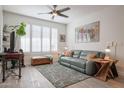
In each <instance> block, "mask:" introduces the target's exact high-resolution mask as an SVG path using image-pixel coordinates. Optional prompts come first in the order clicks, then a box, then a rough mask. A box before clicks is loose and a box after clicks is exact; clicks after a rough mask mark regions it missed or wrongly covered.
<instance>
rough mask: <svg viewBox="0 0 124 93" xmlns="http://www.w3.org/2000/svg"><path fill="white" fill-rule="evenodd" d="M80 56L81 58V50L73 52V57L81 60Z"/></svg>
mask: <svg viewBox="0 0 124 93" xmlns="http://www.w3.org/2000/svg"><path fill="white" fill-rule="evenodd" d="M79 56H80V50H73V52H72V57H76V58H79Z"/></svg>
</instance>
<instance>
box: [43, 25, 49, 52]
mask: <svg viewBox="0 0 124 93" xmlns="http://www.w3.org/2000/svg"><path fill="white" fill-rule="evenodd" d="M42 51H43V52H50V28H49V27H43V31H42Z"/></svg>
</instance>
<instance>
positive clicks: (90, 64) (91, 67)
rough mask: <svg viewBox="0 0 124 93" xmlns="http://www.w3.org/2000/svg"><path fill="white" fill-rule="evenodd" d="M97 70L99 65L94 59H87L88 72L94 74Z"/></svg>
mask: <svg viewBox="0 0 124 93" xmlns="http://www.w3.org/2000/svg"><path fill="white" fill-rule="evenodd" d="M96 72H97V67H96V64H95V62H93V61H87V62H86V74H87V75H90V76H93V75H94V74H96Z"/></svg>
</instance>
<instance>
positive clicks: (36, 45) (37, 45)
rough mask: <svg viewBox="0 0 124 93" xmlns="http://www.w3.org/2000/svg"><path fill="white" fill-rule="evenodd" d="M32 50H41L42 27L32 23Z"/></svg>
mask: <svg viewBox="0 0 124 93" xmlns="http://www.w3.org/2000/svg"><path fill="white" fill-rule="evenodd" d="M32 52H41V27H40V26H36V25H32Z"/></svg>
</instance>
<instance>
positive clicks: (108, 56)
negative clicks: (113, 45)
mask: <svg viewBox="0 0 124 93" xmlns="http://www.w3.org/2000/svg"><path fill="white" fill-rule="evenodd" d="M105 52H106V56H105V58H104V59H105V60H109V59H110V55H109V53H110V52H111V49H110V46H107V47H106V49H105Z"/></svg>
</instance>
